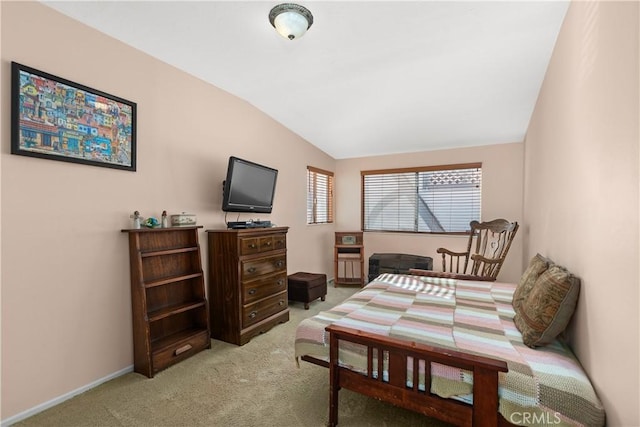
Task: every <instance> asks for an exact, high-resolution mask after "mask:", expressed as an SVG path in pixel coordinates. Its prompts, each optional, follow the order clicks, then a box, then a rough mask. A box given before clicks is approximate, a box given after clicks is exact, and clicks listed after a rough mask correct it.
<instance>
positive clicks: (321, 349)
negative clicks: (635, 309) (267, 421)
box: [295, 274, 605, 426]
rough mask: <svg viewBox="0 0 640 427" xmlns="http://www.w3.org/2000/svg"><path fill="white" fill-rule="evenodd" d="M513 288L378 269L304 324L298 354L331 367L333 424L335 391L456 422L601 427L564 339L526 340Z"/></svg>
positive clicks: (596, 403)
mask: <svg viewBox="0 0 640 427" xmlns="http://www.w3.org/2000/svg"><path fill="white" fill-rule="evenodd" d="M515 290H516V284H511V283H503V282H487V281H475V280H459V279H454V278H446V277H440V278H438V277H425V276H417V275H402V274H382V275H380V276H378V277H377V278H376V279H375V280H373V281H372V282H370V283H369V284H368V285H366V286H365V287H364V288H362V289H361V290H359V291H358V292H356V293H355V294H354V295H353V296H352V297H350V298H348V299H347V300H345V301H344V302H343V303H341V304H339V305H337V306H336V307H334V308H332V309H330V310H328V311H324V312H321V313H319V314H317V315H316V316H313V317H311V318H308V319H305V320H303V321H302V322H301V323H300V324H299V326H298V327H297V330H296V338H295V355H296V360H300V359H302V360H305V361H307V362H312V363H315V364H318V365H321V366H325V367H328V368H329V375H330V405H329V425H332V426H333V425H336V424H337V423H338V391H339V390H340V388H346V389H349V390H352V391H355V392H358V393H362V394H365V395H368V396H371V397H374V398H377V399H380V400H384V401H387V402H389V403H392V404H394V405H397V406H401V407H404V408H407V409H410V410H413V411H417V412H420V413H422V414H425V415H427V416H431V417H435V418H438V419H441V420H443V421H446V422H449V423H452V424H455V425H468V426H471V425H473V426H496V425H584V426H603V425H604V423H605V412H604V408H603V406H602V403H601V402H600V400H599V399H598V397H597V395H596V393H595V391H594V388H593V386H592V385H591V383H590V381H589V379H588V377H587V375H586V374H585V372H584V370H583V369H582V367H581V366H580V363H579V362H578V360H577V359H576V358H575V356H574V355H573V353H572V352H571V350H570V349H569V348H568V347H567V345H566V344H565V343H564V342H563V341H562V340H560V339H553V341H552V342H550V343H549V344H547V345H544V346H542V347H537V348H530V347H528V346H527V345H524V344H523V336H522V334H521V333H520V331H519V330H518V328H517V327H516V326H515V324H514V316H515V311H514V308H513V305H512V299H513V296H514V291H515ZM427 366H428V367H430V368H429V369H426V367H427ZM425 384H426V385H425Z"/></svg>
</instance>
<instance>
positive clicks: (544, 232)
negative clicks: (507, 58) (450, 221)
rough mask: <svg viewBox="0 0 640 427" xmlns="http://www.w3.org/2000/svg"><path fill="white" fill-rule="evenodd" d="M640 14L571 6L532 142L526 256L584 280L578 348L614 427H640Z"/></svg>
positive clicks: (628, 7) (610, 5)
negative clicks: (539, 257)
mask: <svg viewBox="0 0 640 427" xmlns="http://www.w3.org/2000/svg"><path fill="white" fill-rule="evenodd" d="M638 16H639V11H638V3H637V2H574V3H572V4H571V6H570V8H569V11H568V13H567V16H566V18H565V23H564V25H563V27H562V30H561V33H560V35H559V38H558V42H557V44H556V47H555V51H554V53H553V57H552V60H551V63H550V65H549V68H548V70H547V75H546V77H545V80H544V83H543V86H542V89H541V92H540V95H539V99H538V102H537V105H536V108H535V112H534V114H533V117H532V120H531V123H530V126H529V131H528V133H527V137H526V141H525V159H526V162H525V203H524V213H525V217H524V220H525V223H526V224H528V227H529V234H528V239H527V240H526V241H525V257H530V256H533V255H535V253H536V252H540V253H542V254H543V255H546V256H548V257H550V258H551V259H553V260H554V261H556V262H557V263H560V264H563V265H565V266H566V267H567V268H569V269H570V270H571V271H573V272H574V273H575V274H576V275H578V276H580V277H581V278H582V289H581V294H580V299H579V302H578V308H577V311H576V314H575V316H574V319H573V328H574V329H573V340H572V342H573V348H574V350H575V352H576V354H577V356H578V358H579V359H580V361H581V362H582V364H583V365H584V367H585V369H586V371H587V372H588V374H589V375H590V377H591V379H592V381H593V382H594V384H595V387H596V390H597V392H598V394H599V396H600V398H601V399H602V400H603V402H604V405H605V407H606V411H607V423H608V425H610V426H637V425H640V415H639V409H638V402H639V401H640V396H639V390H640V384H639V382H638V377H639V372H638V369H639V365H640V360H639V353H638V347H639V343H640V332H639V328H638V327H639V318H638V279H639V274H638V257H639V252H638V233H639V227H638V221H639V220H638V215H639V210H638V203H639V200H638V183H639V174H638V164H639V152H638V140H639V134H638V115H639V113H640V111H639V109H638V90H639V87H638V78H639V75H640V74H639V73H640V69H639V67H638V58H639V54H638V53H639V46H638V37H639V34H638V31H639V27H638Z"/></svg>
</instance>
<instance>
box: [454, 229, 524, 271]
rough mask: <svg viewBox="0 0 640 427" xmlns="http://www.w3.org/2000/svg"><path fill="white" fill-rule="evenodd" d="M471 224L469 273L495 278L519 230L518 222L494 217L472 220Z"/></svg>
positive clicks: (468, 250) (468, 246)
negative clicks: (485, 220) (488, 219)
mask: <svg viewBox="0 0 640 427" xmlns="http://www.w3.org/2000/svg"><path fill="white" fill-rule="evenodd" d="M470 226H471V234H470V235H469V243H468V245H467V253H468V254H469V255H468V256H469V258H468V260H467V263H470V264H469V265H470V266H471V270H470V271H469V273H470V274H472V275H475V276H482V277H491V278H492V279H494V280H495V278H496V277H497V276H498V273H499V272H500V268H501V267H502V264H503V262H504V260H505V258H506V257H507V253H508V252H509V248H510V247H511V242H512V241H513V238H514V237H515V235H516V232H517V231H518V223H517V222H509V221H507V220H506V219H494V220H493V221H487V222H478V221H471V223H470ZM467 263H465V271H467V268H466V267H467Z"/></svg>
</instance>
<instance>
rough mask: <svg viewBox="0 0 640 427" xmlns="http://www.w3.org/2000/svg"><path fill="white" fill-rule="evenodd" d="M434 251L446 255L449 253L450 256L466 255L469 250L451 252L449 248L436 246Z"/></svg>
mask: <svg viewBox="0 0 640 427" xmlns="http://www.w3.org/2000/svg"><path fill="white" fill-rule="evenodd" d="M436 252H437V253H439V254H447V255H451V256H467V255H469V252H453V251H450V250H449V249H446V248H438V249H436Z"/></svg>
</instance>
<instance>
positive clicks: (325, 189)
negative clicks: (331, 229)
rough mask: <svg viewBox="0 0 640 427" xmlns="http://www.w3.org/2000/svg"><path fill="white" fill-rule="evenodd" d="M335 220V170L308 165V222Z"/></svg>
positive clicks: (324, 222)
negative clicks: (330, 170) (329, 170)
mask: <svg viewBox="0 0 640 427" xmlns="http://www.w3.org/2000/svg"><path fill="white" fill-rule="evenodd" d="M331 222H333V172H328V171H325V170H322V169H318V168H314V167H313V166H307V224H327V223H331Z"/></svg>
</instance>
